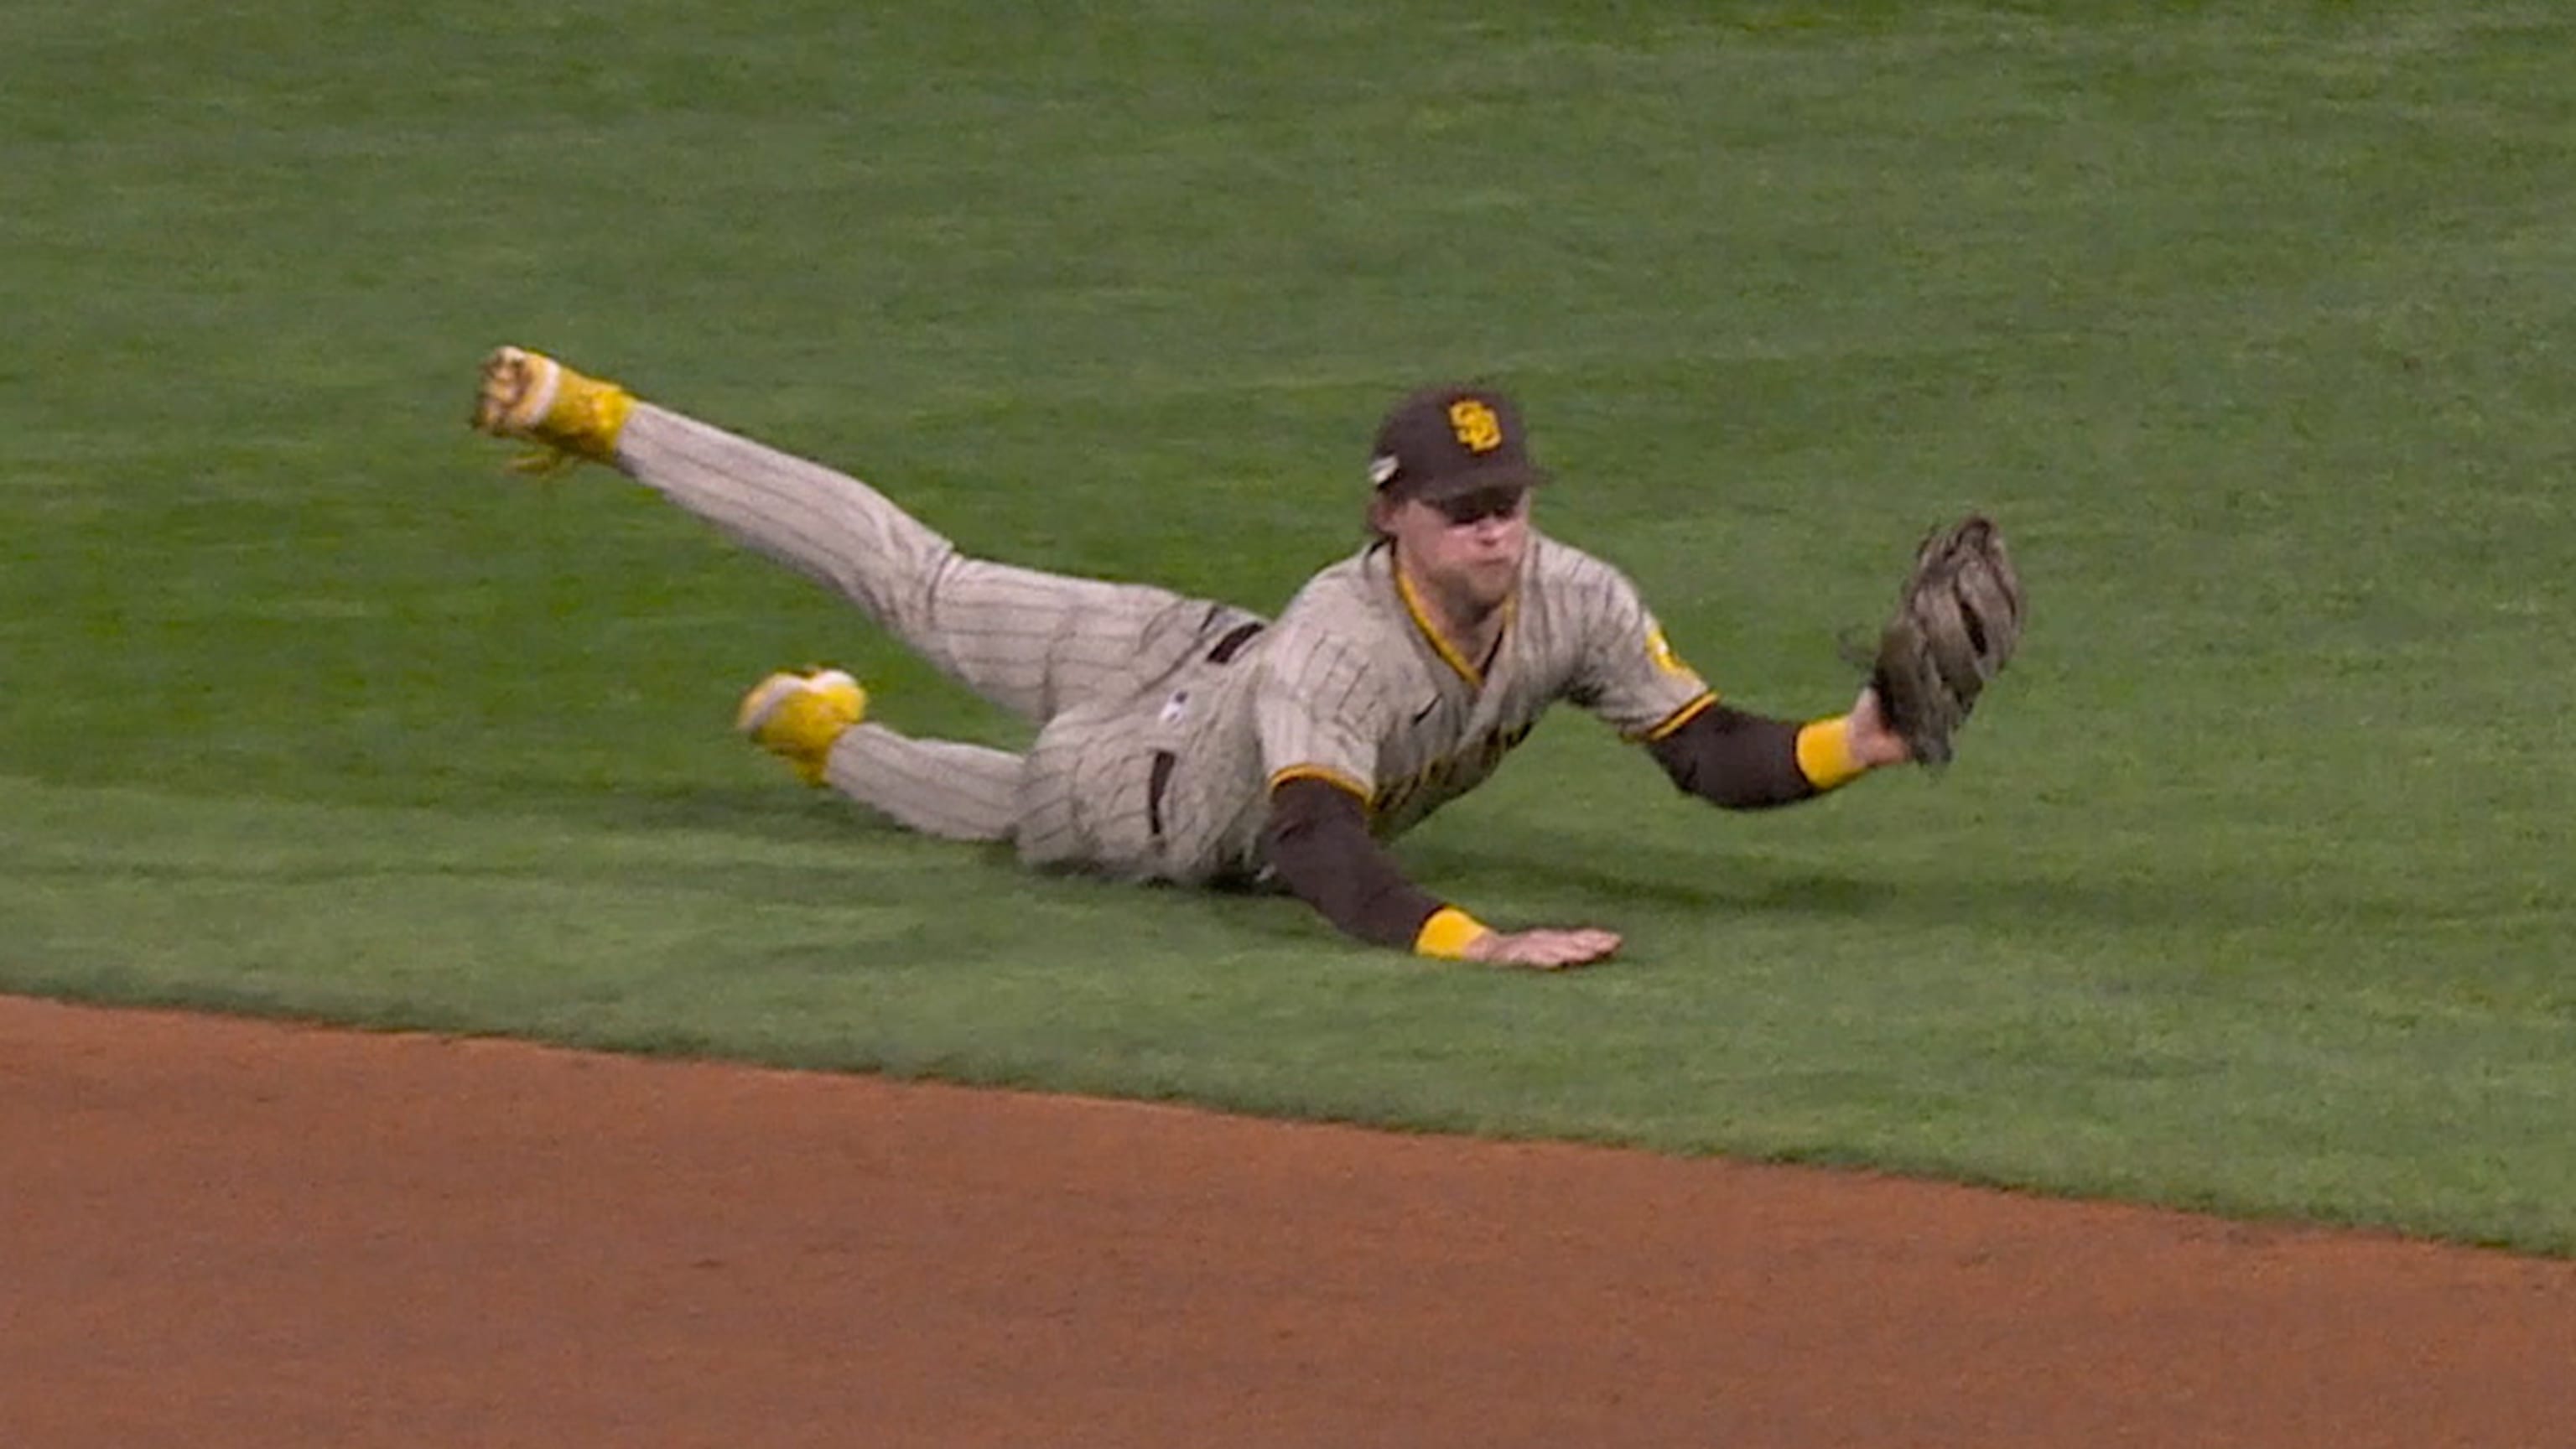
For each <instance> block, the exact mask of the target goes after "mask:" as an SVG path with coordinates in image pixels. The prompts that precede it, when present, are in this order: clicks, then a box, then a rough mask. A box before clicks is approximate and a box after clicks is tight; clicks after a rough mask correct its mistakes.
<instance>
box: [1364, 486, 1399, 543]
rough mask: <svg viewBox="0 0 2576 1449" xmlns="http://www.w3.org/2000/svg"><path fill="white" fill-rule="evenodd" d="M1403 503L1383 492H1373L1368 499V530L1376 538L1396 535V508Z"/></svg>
mask: <svg viewBox="0 0 2576 1449" xmlns="http://www.w3.org/2000/svg"><path fill="white" fill-rule="evenodd" d="M1402 506H1403V505H1402V504H1399V503H1397V502H1396V501H1395V500H1393V499H1391V498H1389V497H1387V496H1386V495H1385V494H1383V493H1372V494H1370V495H1369V501H1368V531H1369V533H1370V535H1371V536H1373V537H1376V538H1382V539H1384V538H1393V537H1395V510H1396V509H1398V508H1400V507H1402Z"/></svg>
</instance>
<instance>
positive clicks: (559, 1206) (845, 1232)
mask: <svg viewBox="0 0 2576 1449" xmlns="http://www.w3.org/2000/svg"><path fill="white" fill-rule="evenodd" d="M2571 1437H2576V1264H2568V1263H2556V1262H2535V1261H2530V1260H2524V1259H2516V1258H2509V1257H2504V1256H2500V1255H2495V1254H2485V1253H2476V1252H2468V1251H2461V1250H2456V1249H2445V1248H2436V1247H2431V1246H2426V1245H2422V1244H2415V1243H2406V1242H2398V1241H2391V1240H2386V1239H2378V1238H2365V1237H2355V1236H2343V1235H2331V1234H2324V1233H2309V1232H2295V1231H2284V1230H2270V1229H2253V1228H2244V1227H2236V1226H2230V1225H2227V1224H2223V1223H2218V1222H2213V1221H2209V1220H2205V1219H2200V1218H2193V1217H2187V1216H2179V1215H2172V1214H2164V1213H2155V1212H2147V1211H2139V1210H2132V1209H2122V1208H2103V1207H2094V1206H2086V1205H2078V1204H2067V1203H2056V1202H2046V1201H2039V1200H2033V1199H2026V1198H2018V1197H2013V1196H2008V1195H2002V1194H1993V1193H1984V1192H1976V1191H1969V1190H1964V1189H1955V1188H1946V1187H1938V1186H1927V1185H1922V1184H1916V1183H1905V1182H1896V1181H1888V1180H1883V1179H1875V1178H1867V1177H1858V1176H1848V1175H1840V1174H1830V1173H1820V1172H1808V1171H1797V1170H1784V1169H1774V1168H1752V1167H1744V1166H1738V1165H1730V1164H1720V1163H1707V1162H1679V1161H1670V1160H1664V1159H1659V1158H1654V1157H1648V1156H1642V1155H1637V1154H1630V1153H1621V1152H1611V1151H1602V1150H1597V1149H1588V1148H1574V1147H1554V1146H1498V1145H1491V1144H1477V1143H1471V1142H1462V1141H1455V1140H1448V1139H1438V1138H1422V1137H1403V1136H1391V1135H1384V1134H1378V1133H1370V1132H1361V1131H1353V1130H1346V1129H1341V1128H1331V1127H1315V1126H1290V1125H1278V1124H1266V1123H1256V1122H1246V1121H1239V1120H1233V1119H1228V1118H1223V1117H1217V1116H1211V1115H1204V1114H1199V1113H1193V1112H1186V1111H1179V1110H1173V1109H1168V1108H1155V1107H1146V1106H1135V1105H1122V1104H1111V1103H1102V1102H1094V1101H1085V1100H1077V1099H1067V1098H1048V1097H1036V1096H1025V1095H1014V1094H1006V1093H992V1092H974V1091H964V1090H958V1089H953V1088H944V1087H935V1086H918V1085H903V1084H896V1083H888V1082H883V1081H877V1080H871V1079H865V1078H849V1077H835V1076H824V1075H806V1074H795V1073H783V1072H766V1071H752V1070H743V1069H738V1068H728V1067H722V1066H714V1065H700V1064H691V1063H671V1062H647V1061H634V1060H624V1059H618V1058H606V1057H597V1056H586V1055H580V1054H574V1053H567V1052H557V1051H548V1050H543V1049H538V1048H533V1047H527V1046H521V1045H513V1044H505V1043H497V1042H483V1041H452V1040H442V1039H437V1038H431V1037H417V1036H367V1035H353V1034H343V1033H336V1032H326V1031H318V1030H308V1029H299V1028H291V1027H280V1026H274V1025H263V1024H257V1023H250V1022H240V1021H224V1020H210V1019H202V1018H194V1017H187V1016H178V1015H169V1014H161V1013H130V1012H104V1011H95V1010H87V1009H76V1008H69V1007H63V1006H57V1005H50V1004H43V1003H34V1002H24V1001H9V1000H5V999H0V1444H6V1445H12V1446H19V1445H23V1446H29V1449H36V1446H46V1449H51V1446H74V1445H116V1446H143V1445H160V1444H169V1445H186V1446H190V1449H232V1446H252V1445H257V1446H261V1449H274V1446H277V1445H282V1444H330V1445H378V1444H403V1445H469V1444H470V1445H505V1444H507V1445H543V1446H547V1449H565V1446H575V1445H581V1446H588V1445H620V1446H625V1445H679V1444H691V1445H697V1444H703V1445H724V1446H743V1445H799V1444H813V1445H825V1444H829V1445H868V1446H896V1445H939V1446H972V1445H1119V1446H1146V1449H1152V1446H1161V1445H1174V1446H1178V1445H1188V1446H1193V1449H1205V1446H1211V1445H1226V1446H1239V1445H1269V1444H1281V1445H1285V1444H1296V1445H1361V1444H1368V1445H1377V1444H1386V1445H1399V1444H1400V1445H1545V1446H1549V1449H1563V1446H1566V1445H1572V1444H1582V1445H1595V1444H1605V1445H1657V1444H1677V1445H1679V1444H1688V1445H1736V1446H1765V1445H1777V1446H1809V1445H1828V1444H1833V1445H1860V1444H1866V1445H1963V1446H1964V1445H1973V1446H1976V1449H2013V1446H2018V1445H2049V1446H2072V1445H2102V1444H2142V1445H2160V1446H2161V1445H2182V1444H2229V1445H2318V1446H2332V1449H2362V1446H2370V1445H2388V1446H2406V1449H2422V1446H2427V1445H2436V1444H2443V1445H2450V1444H2480V1445H2543V1444H2561V1443H2567V1442H2570V1440H2571Z"/></svg>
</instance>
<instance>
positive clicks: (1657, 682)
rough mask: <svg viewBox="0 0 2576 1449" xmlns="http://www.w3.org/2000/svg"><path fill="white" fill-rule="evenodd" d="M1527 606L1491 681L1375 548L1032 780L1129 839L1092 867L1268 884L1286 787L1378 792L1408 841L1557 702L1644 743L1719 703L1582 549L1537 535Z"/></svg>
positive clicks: (1503, 645) (1076, 730) (1055, 738)
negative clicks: (1265, 843)
mask: <svg viewBox="0 0 2576 1449" xmlns="http://www.w3.org/2000/svg"><path fill="white" fill-rule="evenodd" d="M1509 607H1510V608H1511V610H1512V612H1511V614H1510V616H1509V618H1508V621H1507V623H1506V625H1505V627H1504V630H1503V634H1502V638H1501V640H1500V642H1499V644H1498V645H1497V647H1496V650H1495V653H1494V655H1493V657H1492V658H1491V660H1490V661H1489V662H1488V667H1486V668H1484V669H1479V668H1478V667H1477V665H1476V663H1474V662H1472V661H1468V660H1464V659H1459V658H1456V657H1455V656H1454V655H1452V654H1451V653H1450V651H1449V650H1448V649H1447V647H1446V646H1445V645H1444V644H1441V643H1439V642H1437V641H1436V640H1435V638H1434V636H1433V635H1432V634H1431V632H1430V630H1429V629H1428V627H1427V626H1426V625H1425V624H1424V622H1423V620H1422V617H1421V614H1420V612H1419V610H1418V609H1416V608H1415V607H1414V606H1413V604H1412V602H1411V601H1410V600H1409V599H1408V598H1407V597H1406V595H1405V593H1404V591H1403V589H1402V586H1401V585H1400V583H1399V581H1398V579H1397V577H1396V574H1395V569H1394V558H1393V555H1392V553H1391V552H1390V551H1389V550H1387V549H1385V548H1381V547H1373V548H1370V549H1368V550H1366V551H1364V552H1362V553H1360V554H1358V555H1356V556H1354V557H1352V558H1349V559H1346V560H1344V561H1342V562H1341V563H1338V564H1335V565H1333V566H1332V567H1330V568H1327V569H1325V570H1324V571H1323V572H1321V573H1319V574H1317V575H1316V576H1315V577H1314V578H1313V579H1311V580H1309V581H1308V582H1307V584H1306V586H1305V588H1304V589H1302V590H1301V591H1300V592H1299V593H1298V595H1297V597H1296V598H1295V599H1294V600H1292V601H1291V602H1290V603H1289V605H1288V607H1287V608H1286V609H1285V610H1284V611H1283V612H1282V613H1281V615H1280V617H1279V619H1278V621H1277V622H1276V623H1275V624H1274V625H1272V626H1271V627H1270V628H1269V629H1268V630H1267V631H1265V632H1264V633H1263V634H1261V635H1260V636H1259V637H1258V638H1257V639H1255V640H1254V641H1253V642H1252V644H1251V645H1250V647H1249V648H1247V649H1246V650H1245V651H1244V652H1243V653H1242V654H1240V655H1239V656H1237V657H1236V658H1235V659H1234V660H1233V661H1232V662H1231V663H1229V664H1224V665H1214V664H1207V663H1203V662H1201V663H1193V664H1191V665H1188V666H1185V667H1184V668H1183V669H1182V670H1180V671H1179V672H1178V673H1177V674H1175V675H1174V676H1173V677H1172V678H1171V679H1170V680H1169V681H1168V682H1167V686H1166V687H1165V688H1163V689H1161V690H1159V691H1157V692H1155V693H1154V694H1152V695H1149V696H1148V697H1147V698H1145V699H1144V700H1142V701H1137V702H1129V703H1127V704H1125V705H1124V706H1122V707H1118V708H1108V709H1102V710H1098V711H1090V712H1076V714H1075V715H1074V716H1068V717H1064V718H1060V719H1059V720H1058V721H1056V722H1055V723H1053V724H1050V726H1049V727H1048V728H1047V730H1046V731H1045V732H1044V733H1043V734H1042V735H1041V736H1040V740H1039V744H1038V747H1037V749H1036V750H1035V751H1034V752H1033V753H1032V756H1031V763H1032V765H1033V766H1035V767H1036V768H1034V769H1033V770H1032V771H1031V778H1032V785H1033V787H1034V788H1037V789H1040V790H1044V791H1050V792H1052V791H1057V790H1061V791H1064V792H1066V793H1067V794H1068V796H1069V797H1080V796H1087V797H1089V799H1088V801H1087V802H1086V803H1087V804H1088V805H1089V806H1091V807H1092V809H1093V810H1094V811H1095V812H1097V813H1096V814H1095V817H1094V818H1095V819H1097V820H1099V821H1101V822H1103V823H1104V824H1107V825H1110V826H1111V828H1110V829H1109V830H1108V831H1106V832H1097V831H1096V832H1091V833H1092V834H1093V835H1094V837H1095V838H1093V839H1091V840H1089V841H1087V842H1085V843H1084V844H1083V846H1082V847H1081V850H1080V853H1081V854H1082V855H1084V856H1087V857H1088V859H1087V860H1086V861H1085V862H1084V863H1087V864H1092V865H1095V866H1101V867H1105V868H1107V869H1110V870H1112V871H1115V872H1117V873H1121V874H1129V875H1138V876H1150V877H1161V878H1164V879H1171V880H1179V881H1205V880H1214V879H1223V878H1241V877H1248V876H1251V875H1253V874H1255V873H1256V872H1257V870H1258V867H1259V859H1258V853H1257V852H1258V843H1259V838H1260V832H1261V827H1262V824H1263V822H1264V821H1265V819H1266V818H1267V815H1268V810H1269V792H1270V789H1271V787H1272V786H1273V785H1275V784H1276V783H1278V782H1280V781H1283V780H1287V779H1293V778H1297V777H1300V776H1312V777H1316V778H1321V779H1324V780H1328V781H1330V782H1332V783H1334V784H1336V785H1339V786H1341V787H1342V788H1344V789H1347V790H1349V791H1351V792H1352V793H1354V794H1356V795H1359V796H1361V797H1362V798H1364V799H1366V800H1367V801H1368V802H1369V803H1370V807H1371V811H1370V819H1371V829H1372V831H1373V832H1374V833H1375V834H1377V835H1378V836H1379V837H1380V838H1382V839H1384V838H1392V837H1393V836H1395V835H1398V834H1400V833H1402V832H1403V831H1405V830H1407V829H1410V828H1411V827H1413V826H1414V825H1416V824H1419V823H1420V822H1421V821H1422V820H1423V819H1424V818H1426V817H1427V816H1429V815H1430V814H1431V813H1432V812H1433V811H1435V810H1437V809H1439V808H1440V807H1441V806H1442V805H1444V804H1446V803H1448V802H1449V801H1451V800H1454V799H1456V798H1458V797H1459V796H1460V795H1463V794H1465V793H1466V792H1467V791H1469V790H1471V789H1473V788H1474V787H1475V786H1477V785H1478V784H1481V783H1482V782H1483V781H1484V780H1485V779H1487V778H1488V777H1489V776H1491V775H1492V774H1493V772H1494V769H1495V767H1496V766H1497V765H1499V764H1500V763H1501V762H1502V759H1503V757H1504V756H1505V755H1506V754H1508V753H1509V752H1510V751H1511V750H1512V748H1513V747H1514V746H1516V745H1518V744H1519V743H1520V742H1521V741H1522V740H1523V739H1524V738H1526V737H1527V736H1528V734H1529V732H1530V729H1531V727H1532V726H1533V725H1534V724H1536V723H1537V721H1538V718H1539V716H1540V715H1541V714H1542V713H1543V712H1545V710H1546V709H1547V707H1548V706H1549V705H1551V704H1553V703H1555V702H1556V701H1558V700H1570V701H1572V702H1574V703H1575V704H1577V705H1580V706H1582V707H1584V708H1586V709H1588V710H1590V711H1592V712H1593V713H1594V714H1596V715H1598V716H1599V717H1600V718H1602V719H1603V720H1604V721H1606V722H1607V723H1609V724H1610V725H1611V726H1613V727H1614V728H1616V729H1618V730H1619V731H1620V732H1621V733H1622V734H1624V735H1627V736H1629V737H1632V738H1638V739H1644V738H1650V737H1653V736H1655V735H1657V734H1659V733H1661V732H1662V731H1664V730H1666V729H1669V728H1672V727H1675V726H1677V725H1678V724H1679V723H1680V722H1681V721H1683V720H1685V719H1687V718H1688V717H1690V716H1691V715H1692V714H1695V713H1697V712H1698V710H1699V709H1700V708H1702V707H1704V706H1705V704H1706V703H1707V702H1708V701H1709V699H1710V698H1711V696H1710V694H1709V690H1708V686H1707V685H1706V684H1705V683H1703V682H1702V681H1701V679H1700V677H1699V676H1698V675H1697V674H1696V673H1694V672H1693V671H1692V670H1691V669H1690V667H1689V666H1687V665H1685V664H1683V663H1682V662H1681V661H1680V660H1679V659H1678V658H1676V657H1675V656H1674V654H1673V652H1672V650H1671V649H1670V647H1669V646H1667V645H1666V643H1665V642H1664V637H1663V633H1662V630H1661V628H1660V627H1659V626H1658V625H1657V624H1656V622H1655V619H1654V616H1653V615H1652V614H1651V613H1650V612H1648V610H1647V609H1646V606H1645V604H1644V602H1643V601H1642V600H1641V599H1640V598H1639V597H1638V594H1637V590H1636V588H1635V586H1634V585H1632V584H1631V583H1630V582H1629V581H1628V579H1627V578H1626V577H1625V576H1624V575H1622V574H1621V573H1620V572H1619V571H1618V570H1616V569H1614V568H1612V567H1611V566H1610V565H1608V564H1606V563H1604V562H1602V561H1601V560H1599V559H1597V558H1594V557H1592V556H1591V555H1589V554H1587V553H1584V552H1582V551H1581V550H1579V549H1576V548H1572V547H1569V546H1568V545H1565V544H1562V543H1558V542H1556V541H1554V540H1552V539H1549V538H1546V537H1544V536H1542V535H1538V534H1535V533H1534V534H1533V535H1532V537H1531V541H1530V550H1529V554H1528V557H1527V558H1526V559H1525V560H1524V562H1523V564H1522V569H1521V580H1520V587H1519V589H1518V591H1517V593H1516V595H1515V597H1514V600H1513V602H1512V604H1511V605H1510V606H1509ZM1158 756H1160V757H1162V762H1161V763H1157V757H1158ZM1158 775H1159V777H1160V778H1159V779H1158V778H1157V776H1158ZM1049 780H1052V781H1053V782H1054V783H1052V784H1049V783H1043V782H1046V781H1049ZM1066 803H1068V804H1071V803H1073V802H1072V799H1070V798H1069V799H1068V800H1067V802H1066ZM1119 817H1131V818H1132V825H1130V826H1128V827H1126V828H1118V827H1116V826H1115V825H1114V822H1115V821H1116V820H1117V819H1118V818H1119ZM1113 836H1114V837H1118V838H1110V837H1113ZM1027 843H1028V842H1027V841H1026V840H1025V839H1024V841H1023V845H1024V853H1026V851H1025V846H1026V845H1027ZM1070 859H1071V857H1070V856H1069V857H1068V860H1070Z"/></svg>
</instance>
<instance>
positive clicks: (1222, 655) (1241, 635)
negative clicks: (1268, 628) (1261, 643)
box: [1207, 619, 1263, 664]
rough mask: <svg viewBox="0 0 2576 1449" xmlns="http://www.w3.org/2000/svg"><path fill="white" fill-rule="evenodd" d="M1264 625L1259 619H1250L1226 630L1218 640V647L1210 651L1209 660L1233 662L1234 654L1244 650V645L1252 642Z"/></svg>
mask: <svg viewBox="0 0 2576 1449" xmlns="http://www.w3.org/2000/svg"><path fill="white" fill-rule="evenodd" d="M1262 627H1263V626H1262V623H1261V621H1260V620H1259V619H1249V620H1246V621H1245V622H1243V623H1240V624H1237V625H1235V626H1234V627H1233V628H1231V629H1228V630H1226V631H1225V637H1224V638H1222V639H1219V640H1218V641H1216V647H1215V648H1213V649H1211V650H1209V651H1208V653H1207V662H1208V663H1210V664H1232V663H1233V662H1234V656H1236V655H1237V654H1240V653H1242V652H1243V646H1244V645H1246V644H1249V643H1251V642H1252V641H1253V639H1254V638H1255V637H1256V636H1258V635H1259V634H1260V633H1261V630H1262Z"/></svg>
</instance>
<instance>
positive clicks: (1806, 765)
mask: <svg viewBox="0 0 2576 1449" xmlns="http://www.w3.org/2000/svg"><path fill="white" fill-rule="evenodd" d="M1798 773H1799V774H1801V775H1804V776H1806V777H1807V783H1808V784H1810V785H1813V786H1815V787H1816V788H1817V789H1819V790H1831V789H1833V788H1835V787H1836V786H1838V785H1848V784H1850V783H1851V782H1852V781H1854V780H1857V779H1859V778H1860V777H1861V776H1863V775H1866V774H1868V773H1869V766H1867V765H1864V764H1862V763H1861V762H1860V761H1858V760H1856V759H1853V758H1852V750H1851V717H1850V716H1848V715H1836V716H1835V717H1834V718H1832V719H1820V720H1817V721H1816V722H1814V723H1813V724H1810V725H1806V726H1804V727H1803V728H1801V729H1800V730H1799V731H1798Z"/></svg>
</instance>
